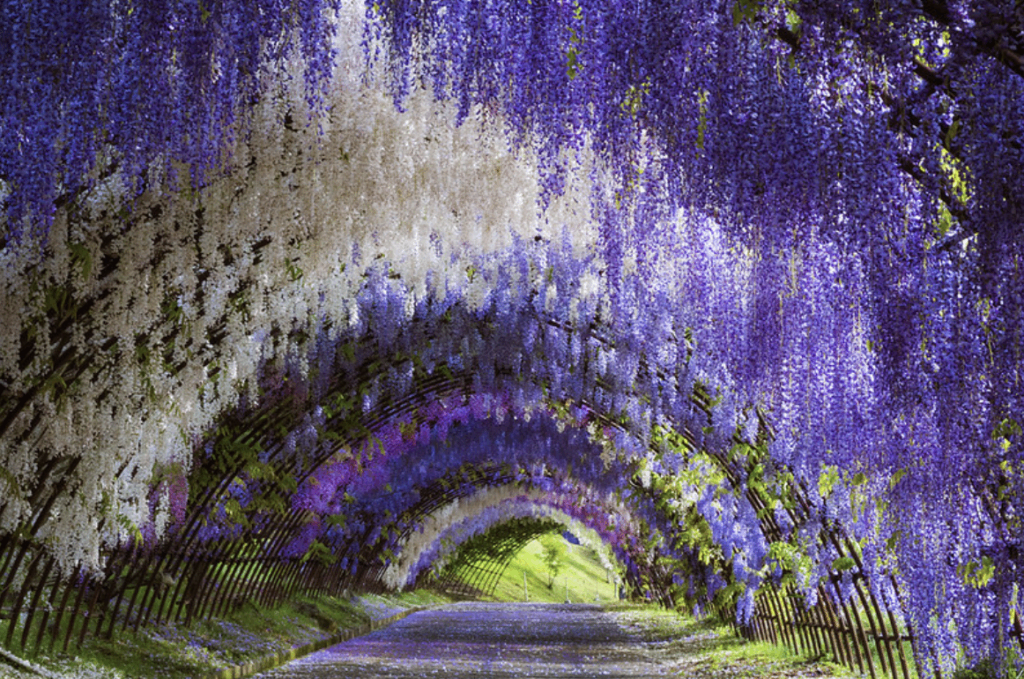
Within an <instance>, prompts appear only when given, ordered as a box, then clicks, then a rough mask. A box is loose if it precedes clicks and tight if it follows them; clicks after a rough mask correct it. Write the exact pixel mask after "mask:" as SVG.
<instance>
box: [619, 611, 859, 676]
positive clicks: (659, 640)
mask: <svg viewBox="0 0 1024 679" xmlns="http://www.w3.org/2000/svg"><path fill="white" fill-rule="evenodd" d="M608 610H610V611H611V612H612V613H613V615H615V617H616V619H617V620H618V622H619V624H620V625H621V626H622V627H623V628H624V629H626V630H627V631H628V632H629V633H630V634H633V635H635V636H637V637H639V638H641V639H643V640H644V643H645V645H646V647H647V649H648V652H649V653H650V655H651V657H653V658H655V659H657V660H659V661H660V662H662V663H666V664H668V665H669V666H670V667H671V668H672V670H673V673H675V674H677V675H680V676H685V677H688V678H690V679H712V678H714V679H731V678H737V679H754V678H759V679H782V678H783V677H787V678H789V677H795V678H801V677H831V676H835V677H854V676H859V675H855V674H851V673H850V672H849V670H847V669H846V668H845V667H842V666H841V665H836V664H834V663H831V662H826V661H825V660H824V659H820V658H809V657H806V656H798V655H794V654H792V653H791V652H790V651H788V650H787V649H785V648H783V647H781V646H774V645H772V644H763V643H752V642H747V641H744V640H743V639H741V638H740V637H737V636H735V635H733V634H732V632H731V631H730V630H729V628H728V627H727V626H725V625H718V624H714V623H711V622H707V621H697V620H694V619H693V618H691V617H689V616H683V615H679V614H677V613H675V612H673V611H667V610H664V609H661V608H655V607H652V606H646V605H637V604H626V603H617V604H612V605H610V606H608Z"/></svg>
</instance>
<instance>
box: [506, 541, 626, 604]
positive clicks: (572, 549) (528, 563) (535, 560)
mask: <svg viewBox="0 0 1024 679" xmlns="http://www.w3.org/2000/svg"><path fill="white" fill-rule="evenodd" d="M566 547H567V550H566V554H565V565H563V567H562V570H561V572H559V574H558V575H557V576H556V577H555V581H554V585H553V586H552V587H551V588H549V587H548V581H549V578H548V570H547V566H545V565H544V561H543V560H542V559H541V551H542V549H541V545H540V541H539V540H534V541H532V542H530V543H529V544H527V545H526V546H525V547H524V548H523V549H522V551H520V552H519V554H517V555H516V557H515V558H514V559H512V561H511V563H509V565H508V568H506V569H505V572H504V573H503V574H502V577H501V579H500V580H499V581H498V585H497V587H496V588H495V590H494V598H495V599H497V600H498V601H523V574H524V573H525V574H526V589H527V591H528V593H529V597H530V601H546V602H559V603H561V602H564V601H565V595H566V585H568V589H569V600H570V601H572V602H573V603H593V602H595V601H598V602H600V603H606V602H608V601H614V600H616V599H617V596H616V590H615V584H614V582H608V581H607V575H606V573H605V569H604V567H603V566H602V565H601V563H600V562H599V561H598V560H597V555H596V554H594V551H593V550H591V549H589V548H588V547H584V546H583V545H569V544H567V545H566Z"/></svg>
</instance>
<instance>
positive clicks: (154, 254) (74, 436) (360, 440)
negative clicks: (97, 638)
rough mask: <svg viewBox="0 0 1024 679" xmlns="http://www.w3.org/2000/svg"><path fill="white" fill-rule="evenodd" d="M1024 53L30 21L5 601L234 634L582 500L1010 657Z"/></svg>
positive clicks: (279, 13) (635, 581)
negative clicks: (290, 606) (238, 589)
mask: <svg viewBox="0 0 1024 679" xmlns="http://www.w3.org/2000/svg"><path fill="white" fill-rule="evenodd" d="M1022 55H1024V12H1022V10H1021V8H1020V4H1019V3H1016V4H1015V3H1012V2H992V1H988V0H926V1H925V2H923V3H911V2H893V3H881V4H878V3H865V2H843V3H834V2H815V1H814V0H785V1H783V0H778V1H776V0H763V1H758V0H686V1H675V2H641V1H639V0H615V1H608V0H601V1H595V0H528V1H526V0H523V1H520V0H508V1H506V2H497V1H484V0H479V1H477V0H473V1H470V0H450V1H443V0H430V1H427V0H422V1H420V0H415V1H408V0H378V1H377V2H374V3H372V4H367V5H366V6H363V5H362V4H361V3H358V2H354V1H353V2H348V1H344V2H343V1H342V0H331V1H330V2H327V1H325V0H297V1H291V2H280V1H278V0H260V1H259V2H251V1H248V0H245V1H243V0H219V1H216V2H205V1H200V2H195V1H194V0H177V1H172V2H151V1H149V0H80V1H77V2H71V3H69V2H67V0H60V1H59V2H58V1H56V0H39V1H37V2H32V3H25V2H14V1H5V2H2V3H0V72H2V74H3V82H4V83H5V86H4V87H3V88H2V89H0V107H2V114H0V201H2V203H3V207H4V211H3V215H4V216H3V217H2V219H3V222H2V228H0V272H2V273H0V285H2V293H0V299H3V304H4V310H3V317H2V322H0V488H3V491H2V493H0V593H2V594H3V596H14V594H15V593H16V592H19V591H20V592H22V593H23V594H27V593H28V592H29V591H31V590H32V589H33V588H34V587H38V592H42V590H43V584H42V583H43V582H44V581H46V579H47V575H46V574H47V573H49V572H51V571H52V572H54V573H57V572H60V573H63V574H64V576H63V577H69V578H73V577H79V575H80V574H84V573H93V574H95V573H105V574H106V575H104V576H102V577H100V580H99V582H101V583H105V584H104V585H103V587H107V590H109V591H110V592H113V591H114V590H117V591H120V592H121V594H120V595H119V596H118V597H116V602H117V603H116V604H114V605H115V607H116V606H122V607H126V610H125V608H121V609H117V610H121V612H122V613H123V616H122V619H123V620H124V621H125V622H124V624H128V621H131V620H136V621H138V620H143V619H150V618H151V617H153V618H156V619H159V618H160V617H161V616H164V615H170V611H171V610H172V609H173V610H174V611H176V613H175V614H176V615H178V616H179V617H180V616H183V615H184V616H187V617H192V616H194V615H199V614H202V612H203V610H204V609H203V607H202V606H200V605H198V604H197V603H196V602H198V601H200V600H204V601H205V600H207V599H209V600H210V601H213V600H214V599H210V597H209V596H207V594H208V593H207V594H204V593H203V591H201V590H194V587H199V585H191V584H188V583H198V582H200V579H201V576H202V574H203V573H205V571H202V570H198V569H201V568H207V567H209V568H212V566H205V565H204V566H200V565H197V564H212V563H215V562H218V561H224V562H225V563H228V562H229V561H226V560H231V559H235V560H238V559H248V558H253V559H256V558H260V559H264V558H265V559H271V560H279V561H281V562H282V563H285V562H287V563H294V564H299V565H297V566H296V568H299V569H300V570H297V571H295V572H296V573H299V572H300V571H301V568H305V566H301V564H308V563H312V562H316V561H319V562H320V563H321V564H322V565H323V567H324V568H325V569H327V570H324V571H323V572H324V573H330V574H332V575H330V578H334V579H333V580H330V579H329V578H328V576H327V575H324V576H323V577H321V576H317V578H319V579H316V580H315V583H314V580H312V579H310V578H312V576H311V575H309V573H306V574H305V575H301V576H298V575H296V576H294V577H293V576H291V575H289V576H287V578H286V577H285V576H283V575H282V578H284V580H282V582H283V583H284V584H282V585H281V586H282V587H284V588H287V587H290V586H292V585H291V584H288V583H299V582H302V583H306V584H304V585H303V586H308V587H313V588H319V590H323V591H326V590H327V589H329V588H330V587H333V586H335V585H337V586H342V585H344V586H348V585H349V584H352V583H356V584H362V585H367V584H368V583H372V584H373V585H374V586H389V587H400V586H405V585H407V584H411V582H413V581H414V580H415V578H416V577H417V575H419V574H420V573H422V572H427V571H429V570H430V568H431V566H432V565H435V564H434V561H436V560H438V559H441V560H442V561H443V560H444V559H446V558H448V557H449V556H450V555H451V554H452V553H453V551H454V550H455V549H456V546H457V544H458V543H460V542H461V541H463V540H466V539H469V538H470V537H472V536H475V535H478V534H480V533H481V532H485V531H486V530H487V529H488V528H490V527H491V526H494V525H500V524H502V523H503V522H507V521H512V520H518V519H521V518H523V517H526V516H539V515H543V516H551V515H554V516H557V517H560V519H559V520H563V521H568V522H578V525H579V526H580V527H582V528H585V529H586V530H589V531H593V534H594V535H596V536H598V537H599V538H600V539H601V540H603V541H604V543H605V545H607V548H608V549H609V550H610V551H609V553H610V554H611V555H612V556H613V558H614V559H616V560H617V561H618V563H619V565H620V567H621V568H622V569H623V571H624V573H625V575H626V577H627V580H628V581H629V582H630V583H631V584H632V585H633V586H634V587H636V588H637V589H641V590H647V591H650V592H654V593H655V594H656V595H657V596H659V597H662V598H663V599H664V600H677V601H682V600H686V601H687V602H688V603H694V604H697V605H700V606H713V605H714V606H717V605H719V604H721V603H722V602H723V601H726V602H727V603H728V606H729V607H730V611H731V612H732V613H733V614H735V615H736V616H737V619H738V620H740V621H741V622H744V621H748V620H750V617H751V615H753V614H754V612H755V607H756V606H757V605H761V604H758V603H757V601H760V599H756V596H760V595H759V594H758V593H759V592H761V591H762V588H763V587H765V586H767V585H768V584H774V585H778V586H783V585H785V583H792V584H793V586H794V587H796V588H797V589H798V590H799V592H800V593H801V594H800V595H801V596H802V597H804V599H805V600H806V601H807V602H808V603H809V604H814V602H815V601H816V600H817V599H818V597H819V596H820V594H821V593H822V592H826V593H827V595H828V596H830V597H831V596H834V597H835V598H836V600H837V601H850V600H854V599H858V600H861V601H867V600H868V597H870V598H871V599H872V600H877V601H880V602H882V607H884V608H886V609H888V610H890V611H893V612H895V613H896V614H898V615H900V616H902V623H901V624H906V625H907V626H909V628H910V629H912V630H913V633H914V650H915V656H916V658H917V660H918V662H919V663H923V665H924V666H926V667H933V668H940V667H941V668H948V667H949V666H950V665H951V663H953V662H954V661H955V659H956V658H958V657H965V658H967V659H968V660H969V661H972V662H973V661H977V660H980V659H983V658H996V657H998V656H999V655H1000V654H1001V653H1002V652H1003V649H1004V648H1007V647H1008V646H1009V645H1010V644H1011V641H1010V640H1009V639H1010V637H1009V636H1008V635H1012V634H1013V631H1014V626H1015V625H1016V630H1018V632H1019V630H1020V628H1021V627H1020V613H1019V611H1020V601H1021V596H1022V594H1021V591H1020V589H1021V586H1022V585H1024V570H1022V569H1024V550H1022V544H1021V540H1022V537H1024V527H1022V523H1021V520H1022V517H1021V514H1020V507H1021V506H1024V446H1022V430H1021V421H1022V416H1024V415H1022V413H1024V375H1022V368H1024V338H1022V332H1024V329H1022V322H1024V272H1022V265H1024V261H1022V255H1024V237H1022V231H1024V229H1022V228H1021V227H1022V223H1024V150H1022V146H1021V143H1022V140H1024V134H1022V133H1024V115H1021V111H1024V56H1022ZM582 528H581V529H582ZM252 555H260V556H252ZM230 562H231V563H238V561H230ZM275 563H276V561H275ZM438 563H440V562H438ZM44 564H45V565H44ZM128 564H130V565H131V572H135V573H138V574H139V575H138V577H139V578H140V581H141V579H143V578H157V579H158V578H159V577H162V576H161V574H165V575H167V578H168V579H169V581H170V582H173V583H174V585H173V587H171V590H172V591H173V593H172V594H166V596H165V594H160V596H165V599H166V601H167V602H172V600H173V601H177V602H178V603H173V602H172V603H167V604H166V605H167V607H168V608H167V609H166V610H165V609H164V606H165V604H164V603H163V602H164V599H160V600H159V601H160V602H161V603H157V599H155V598H154V599H152V601H150V600H148V599H145V597H144V596H142V597H140V598H139V601H138V603H136V598H135V597H136V596H139V595H138V593H137V592H136V594H133V595H132V597H131V599H130V603H128V601H129V600H128V599H124V603H122V599H123V598H124V592H126V591H127V589H129V588H130V587H131V586H132V585H131V583H130V577H128V579H127V580H126V579H124V578H123V577H122V576H120V575H116V574H117V573H121V568H122V566H124V565H128ZM300 566H301V568H300ZM282 572H283V571H282ZM303 572H304V571H303ZM118 578H121V579H120V580H119V579H118ZM289 578H291V579H289ZM303 578H305V579H303ZM324 578H328V579H324ZM153 581H154V582H155V581H156V580H153ZM328 581H329V582H330V583H334V584H330V585H329V584H325V583H328ZM68 582H70V580H69V581H68ZM36 583H39V584H36ZM311 583H313V584H311ZM865 583H866V584H865ZM234 586H235V585H231V587H234ZM295 586H298V585H295ZM786 586H788V585H786ZM226 587H227V586H226ZM118 588H120V589H118ZM107 590H103V589H102V587H101V586H100V585H96V589H94V590H92V591H93V592H94V594H93V601H94V602H95V601H96V600H99V599H100V598H102V596H103V595H102V592H105V591H107ZM161 591H162V590H161ZM56 592H57V590H56V589H55V590H54V595H53V596H52V597H51V598H53V599H56V596H57V594H56ZM39 596H40V594H38V593H37V594H36V595H35V597H36V598H37V599H38V597H39ZM145 596H150V595H148V594H147V595H145ZM153 596H154V597H155V596H157V595H153ZM204 596H205V597H206V599H204V598H203V597H204ZM226 596H227V595H225V596H222V597H221V598H220V599H217V601H218V603H216V604H210V606H209V607H208V608H207V609H205V610H206V612H207V613H211V612H216V610H217V608H218V607H219V606H221V605H222V603H221V602H223V601H226ZM110 597H114V595H113V594H111V595H110ZM175 597H178V598H175ZM64 598H65V599H67V596H65V597H64ZM716 602H717V603H716ZM225 605H226V604H225ZM865 605H866V604H865ZM875 605H876V608H877V606H878V604H875ZM19 606H20V604H19ZM175 607H178V608H175ZM1015 609H1016V611H1017V612H1014V610H1015ZM143 610H145V612H143ZM183 611H187V613H183ZM133 616H135V617H133ZM115 617H116V616H112V617H111V621H112V622H111V623H110V625H111V629H112V628H113V624H114V622H113V620H114V618H115ZM71 624H72V627H73V625H74V623H71ZM85 624H88V623H85ZM97 624H98V625H99V624H103V623H97ZM135 624H138V622H136V623H135ZM894 624H895V623H894ZM82 629H83V631H82V634H83V635H84V633H85V632H84V629H85V628H84V627H83V628H82ZM13 634H14V626H13V625H12V626H11V627H10V632H9V633H8V635H7V641H6V645H10V644H11V643H12V635H13ZM40 634H41V632H40ZM27 635H28V626H26V628H25V637H27ZM69 635H70V631H69ZM1022 639H1024V637H1022ZM24 643H25V641H24V638H23V641H22V644H24ZM1022 643H1024V641H1022ZM890 662H892V660H891V658H890Z"/></svg>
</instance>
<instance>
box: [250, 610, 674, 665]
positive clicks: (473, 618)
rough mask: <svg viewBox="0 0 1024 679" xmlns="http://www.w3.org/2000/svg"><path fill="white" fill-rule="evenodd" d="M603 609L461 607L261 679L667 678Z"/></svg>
mask: <svg viewBox="0 0 1024 679" xmlns="http://www.w3.org/2000/svg"><path fill="white" fill-rule="evenodd" d="M669 674H670V672H669V671H668V668H667V667H665V666H663V665H659V664H657V663H656V662H654V661H652V660H650V659H649V658H648V657H646V656H645V653H644V644H643V643H642V642H641V641H640V640H638V639H636V638H635V637H633V636H630V635H628V634H626V633H625V632H624V631H623V630H622V628H621V627H619V626H618V625H616V624H615V621H614V618H613V617H612V616H611V615H610V614H608V613H605V612H603V611H602V610H601V609H600V607H597V606H588V605H580V604H576V605H574V604H565V605H562V604H508V603H476V602H474V603H460V604H453V605H450V606H445V607H442V608H438V609H434V610H430V611H423V612H421V613H416V614H414V615H411V616H409V617H408V618H405V619H404V620H401V621H399V622H397V623H395V624H393V625H391V626H389V627H387V628H385V629H383V630H379V631H377V632H375V633H373V634H370V635H368V636H365V637H361V638H359V639H354V640H352V641H348V642H345V643H343V644H338V645H337V646H333V647H331V648H328V649H325V650H323V651H320V652H318V653H313V654H311V655H308V656H306V657H304V658H300V659H299V660H295V661H293V662H291V663H289V664H287V665H285V666H283V667H279V668H278V669H276V670H273V671H270V672H265V673H263V674H260V675H257V676H258V677H259V678H260V679H314V678H315V679H341V678H345V679H358V678H361V677H408V678H412V677H417V678H421V677H452V678H459V677H465V678H468V677H545V678H549V677H622V678H626V677H628V678H630V679H637V678H641V677H661V676H669Z"/></svg>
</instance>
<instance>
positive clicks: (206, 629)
mask: <svg viewBox="0 0 1024 679" xmlns="http://www.w3.org/2000/svg"><path fill="white" fill-rule="evenodd" d="M447 601H449V599H447V598H445V597H443V596H441V595H438V594H435V593H433V592H429V591H422V590H420V591H414V592H406V593H402V594H393V595H361V596H357V597H353V598H351V599H345V598H336V597H323V598H318V599H308V598H304V597H298V598H296V599H294V600H292V601H289V602H287V603H285V604H284V605H281V606H278V607H276V608H262V607H259V606H256V605H255V604H252V603H247V604H244V605H243V606H242V607H241V608H240V609H238V610H237V611H235V612H234V613H232V614H231V615H230V616H228V617H227V618H225V619H223V620H204V621H200V622H196V623H194V624H192V625H191V626H189V627H187V628H186V627H184V626H164V627H150V628H147V629H143V630H141V631H140V633H139V634H135V635H132V634H120V633H116V634H114V635H113V638H112V639H110V640H107V639H102V638H87V639H86V641H85V644H84V645H83V646H81V647H79V648H77V649H75V650H74V651H73V653H72V654H68V655H64V654H53V655H45V654H43V655H41V656H40V657H34V658H29V660H31V661H32V662H34V663H36V664H37V665H41V666H42V667H44V668H46V669H49V670H52V671H55V672H58V673H65V672H66V673H75V672H83V671H84V676H87V677H95V678H96V679H100V678H101V677H102V678H104V679H106V678H111V679H113V678H117V679H122V678H123V679H138V678H140V677H159V678H160V679H187V678H189V677H197V676H202V675H204V674H207V673H209V672H211V671H214V670H217V669H221V668H223V667H228V666H231V665H236V664H241V663H244V662H248V661H252V660H257V659H260V658H263V657H265V656H268V655H272V654H274V653H281V652H286V651H288V650H290V649H292V648H294V647H300V646H304V645H306V644H309V643H312V642H314V641H319V640H321V639H324V638H328V637H330V636H331V635H333V634H334V633H336V632H339V631H341V630H346V629H349V630H358V629H361V628H365V627H366V626H367V625H368V623H369V621H370V619H371V618H383V617H387V616H388V615H390V614H392V613H394V612H397V611H398V610H399V609H406V608H413V607H416V606H428V605H431V604H438V603H445V602H447ZM44 648H45V645H44ZM5 672H9V673H12V674H11V676H15V677H19V676H22V675H19V674H17V673H14V670H13V669H9V668H8V666H7V665H5V664H3V663H0V677H5V678H6V677H7V676H8V674H4V673H5ZM24 676H26V677H27V676H31V675H24ZM75 676H78V675H77V674H76V675H75Z"/></svg>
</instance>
